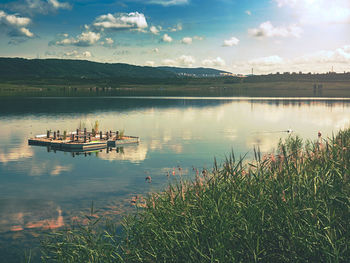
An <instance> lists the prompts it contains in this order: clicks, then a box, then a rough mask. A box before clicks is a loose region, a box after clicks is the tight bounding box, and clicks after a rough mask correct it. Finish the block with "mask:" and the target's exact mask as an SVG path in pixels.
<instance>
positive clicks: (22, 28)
mask: <svg viewBox="0 0 350 263" xmlns="http://www.w3.org/2000/svg"><path fill="white" fill-rule="evenodd" d="M30 23H31V19H30V18H28V17H20V16H18V15H16V14H14V15H10V14H7V13H5V12H4V11H2V10H0V26H3V27H5V30H6V31H7V33H8V34H9V35H10V36H24V37H33V36H34V34H33V33H32V32H30V31H29V29H28V28H26V26H28V25H29V24H30Z"/></svg>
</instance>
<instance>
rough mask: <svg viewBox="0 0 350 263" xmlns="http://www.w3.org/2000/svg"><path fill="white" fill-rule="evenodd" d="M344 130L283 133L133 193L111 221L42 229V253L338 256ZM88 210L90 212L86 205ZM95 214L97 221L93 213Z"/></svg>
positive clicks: (342, 235) (210, 258)
mask: <svg viewBox="0 0 350 263" xmlns="http://www.w3.org/2000/svg"><path fill="white" fill-rule="evenodd" d="M349 147H350V130H345V131H340V132H339V133H338V134H337V135H336V136H335V137H334V138H331V139H322V138H319V139H318V141H316V142H312V143H311V142H306V143H303V142H302V140H301V139H300V138H297V137H291V138H289V139H288V140H287V141H285V142H281V143H280V144H279V145H278V148H277V149H278V150H277V152H276V153H271V154H268V155H264V156H261V155H260V153H259V152H257V151H255V160H252V161H249V162H248V161H244V160H241V159H239V160H236V159H235V158H234V155H233V154H231V155H230V156H229V157H228V158H227V159H226V160H225V161H224V162H223V164H222V165H217V164H216V163H215V164H214V168H213V171H212V172H203V173H201V174H198V175H197V177H196V178H195V179H194V180H193V181H192V182H183V181H181V180H179V182H178V183H177V184H172V185H170V186H169V187H168V188H167V189H166V190H165V191H163V192H160V193H154V194H152V195H150V196H149V198H148V199H147V200H146V201H144V200H139V199H135V200H134V201H133V202H135V203H136V205H137V206H138V207H139V210H138V211H137V212H136V213H135V214H133V215H130V216H129V217H128V218H127V219H125V222H124V223H123V231H122V233H121V234H120V235H119V236H118V234H117V232H118V231H116V228H115V227H116V226H115V225H114V224H108V227H107V228H104V229H103V230H102V229H100V228H98V227H96V225H97V224H98V219H94V218H93V217H91V218H89V219H90V221H89V222H90V223H89V224H88V225H87V226H80V227H77V228H76V229H73V230H69V231H64V232H59V233H55V234H52V235H51V236H50V238H49V239H47V240H46V243H44V244H43V259H44V261H48V262H347V261H348V259H349V258H350V224H349V222H350V184H349V176H350V172H349V166H350V149H349ZM92 214H93V212H92ZM99 222H101V221H99Z"/></svg>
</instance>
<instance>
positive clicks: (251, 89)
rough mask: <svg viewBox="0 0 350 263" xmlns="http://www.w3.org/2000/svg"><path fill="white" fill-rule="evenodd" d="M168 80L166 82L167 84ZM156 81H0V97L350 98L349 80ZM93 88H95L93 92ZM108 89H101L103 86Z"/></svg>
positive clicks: (222, 79)
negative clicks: (316, 85) (319, 82)
mask: <svg viewBox="0 0 350 263" xmlns="http://www.w3.org/2000/svg"><path fill="white" fill-rule="evenodd" d="M168 82H170V83H168ZM168 82H165V83H160V84H147V83H145V84H121V83H118V82H115V83H114V82H113V83H109V84H106V83H83V82H82V83H72V84H69V85H68V84H40V83H38V84H30V83H28V84H16V83H0V97H11V96H23V97H30V96H49V97H51V96H53V97H55V96H57V97H59V96H66V97H75V96H91V97H94V96H248V97H350V82H349V81H342V82H341V81H333V82H322V84H323V89H322V90H320V91H318V90H317V91H316V92H315V91H314V89H313V84H314V82H312V81H279V82H257V83H245V82H244V83H231V82H227V81H226V80H225V79H224V78H219V79H190V80H186V82H179V83H176V82H174V83H171V81H168ZM96 87H97V88H98V91H96ZM106 87H108V89H106V90H104V88H106Z"/></svg>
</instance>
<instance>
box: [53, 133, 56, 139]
mask: <svg viewBox="0 0 350 263" xmlns="http://www.w3.org/2000/svg"><path fill="white" fill-rule="evenodd" d="M53 139H54V140H56V132H55V131H54V132H53Z"/></svg>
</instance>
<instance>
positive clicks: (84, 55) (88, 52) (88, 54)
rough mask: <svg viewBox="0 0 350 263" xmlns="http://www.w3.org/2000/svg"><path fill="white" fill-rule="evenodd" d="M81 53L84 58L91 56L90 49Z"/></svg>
mask: <svg viewBox="0 0 350 263" xmlns="http://www.w3.org/2000/svg"><path fill="white" fill-rule="evenodd" d="M82 55H83V57H85V58H91V57H92V55H91V52H90V51H84V52H83V54H82Z"/></svg>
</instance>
